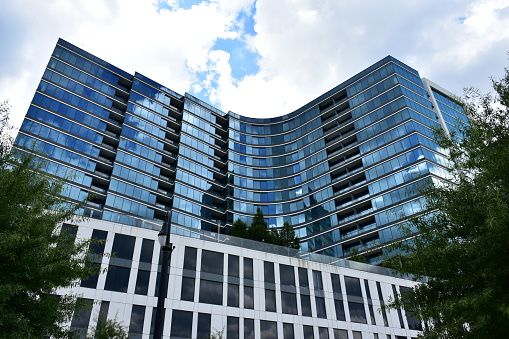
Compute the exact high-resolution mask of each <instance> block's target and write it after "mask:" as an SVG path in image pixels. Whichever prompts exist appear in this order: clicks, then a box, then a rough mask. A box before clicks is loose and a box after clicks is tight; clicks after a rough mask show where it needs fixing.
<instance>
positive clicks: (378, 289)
mask: <svg viewBox="0 0 509 339" xmlns="http://www.w3.org/2000/svg"><path fill="white" fill-rule="evenodd" d="M376 289H377V291H378V298H379V299H380V305H381V307H380V309H381V310H382V318H383V320H384V326H389V322H388V321H387V313H386V311H385V304H384V297H383V295H382V287H381V286H380V282H379V281H377V282H376Z"/></svg>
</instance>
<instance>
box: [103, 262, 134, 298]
mask: <svg viewBox="0 0 509 339" xmlns="http://www.w3.org/2000/svg"><path fill="white" fill-rule="evenodd" d="M130 271H131V269H129V268H126V267H120V266H113V265H110V266H109V268H108V274H107V275H106V283H105V284H104V289H105V290H108V291H116V292H124V293H125V292H127V285H128V284H129V273H130Z"/></svg>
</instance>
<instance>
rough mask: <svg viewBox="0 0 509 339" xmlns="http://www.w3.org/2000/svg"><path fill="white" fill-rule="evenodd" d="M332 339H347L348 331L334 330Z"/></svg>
mask: <svg viewBox="0 0 509 339" xmlns="http://www.w3.org/2000/svg"><path fill="white" fill-rule="evenodd" d="M334 339H348V331H347V330H340V329H337V328H335V329H334Z"/></svg>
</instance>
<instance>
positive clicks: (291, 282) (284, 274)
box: [279, 265, 295, 286]
mask: <svg viewBox="0 0 509 339" xmlns="http://www.w3.org/2000/svg"><path fill="white" fill-rule="evenodd" d="M279 275H280V280H281V285H287V286H295V270H294V268H293V266H288V265H279Z"/></svg>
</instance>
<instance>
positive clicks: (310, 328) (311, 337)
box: [303, 325, 315, 339]
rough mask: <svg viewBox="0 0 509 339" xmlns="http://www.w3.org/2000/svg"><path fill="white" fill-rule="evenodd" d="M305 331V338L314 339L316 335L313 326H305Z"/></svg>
mask: <svg viewBox="0 0 509 339" xmlns="http://www.w3.org/2000/svg"><path fill="white" fill-rule="evenodd" d="M303 330H304V338H306V339H314V337H315V334H314V333H313V326H307V325H304V326H303Z"/></svg>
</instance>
